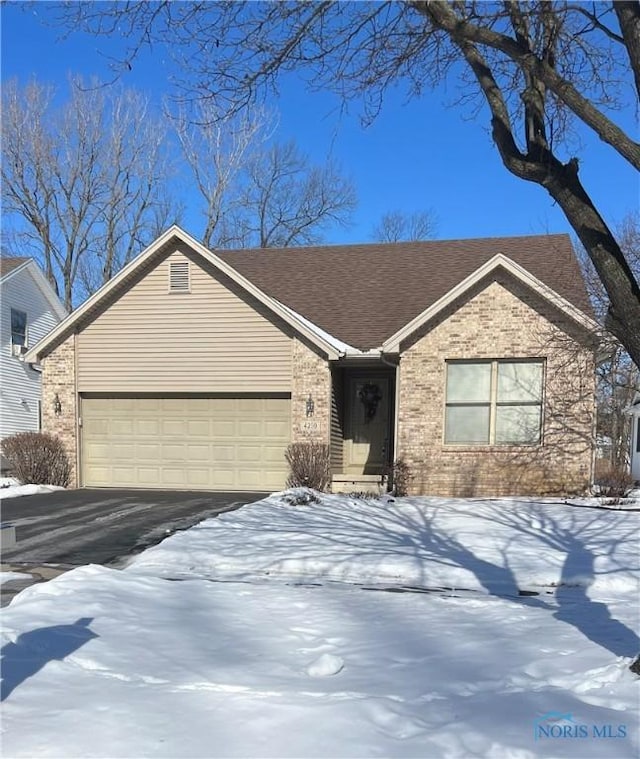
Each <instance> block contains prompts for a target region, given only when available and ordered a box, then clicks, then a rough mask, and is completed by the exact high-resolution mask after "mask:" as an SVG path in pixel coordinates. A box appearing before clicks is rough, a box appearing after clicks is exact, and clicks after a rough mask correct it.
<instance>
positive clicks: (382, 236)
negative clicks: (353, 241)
mask: <svg viewBox="0 0 640 759" xmlns="http://www.w3.org/2000/svg"><path fill="white" fill-rule="evenodd" d="M437 227H438V222H437V219H436V217H435V215H434V213H433V211H416V212H415V213H411V214H407V213H404V212H403V211H388V212H387V213H385V214H383V215H382V217H381V218H380V221H379V222H378V223H377V224H376V225H375V226H374V228H373V233H372V237H373V239H374V240H379V241H380V242H401V241H403V240H405V241H414V240H432V239H433V238H434V237H435V236H436V230H437Z"/></svg>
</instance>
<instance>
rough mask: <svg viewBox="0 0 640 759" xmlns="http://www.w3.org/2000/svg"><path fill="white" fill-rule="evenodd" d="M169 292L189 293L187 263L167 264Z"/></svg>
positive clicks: (173, 262)
mask: <svg viewBox="0 0 640 759" xmlns="http://www.w3.org/2000/svg"><path fill="white" fill-rule="evenodd" d="M169 292H172V293H188V292H189V262H188V261H171V262H170V264H169Z"/></svg>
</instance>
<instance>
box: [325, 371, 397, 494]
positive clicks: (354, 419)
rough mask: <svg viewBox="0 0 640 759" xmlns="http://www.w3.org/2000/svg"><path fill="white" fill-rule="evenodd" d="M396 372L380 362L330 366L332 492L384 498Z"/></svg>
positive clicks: (390, 449) (389, 463)
mask: <svg viewBox="0 0 640 759" xmlns="http://www.w3.org/2000/svg"><path fill="white" fill-rule="evenodd" d="M395 395H396V369H395V367H394V366H389V365H386V364H382V363H381V362H375V363H373V362H372V363H370V364H369V363H368V364H367V365H362V363H361V362H359V363H358V364H356V365H349V364H340V363H338V364H334V365H333V366H332V367H331V426H330V446H331V474H332V491H333V492H334V493H350V492H358V493H361V492H368V493H383V492H386V490H387V481H388V472H389V467H390V465H391V463H392V461H393V453H394V444H395V441H394V427H395V425H394V419H395Z"/></svg>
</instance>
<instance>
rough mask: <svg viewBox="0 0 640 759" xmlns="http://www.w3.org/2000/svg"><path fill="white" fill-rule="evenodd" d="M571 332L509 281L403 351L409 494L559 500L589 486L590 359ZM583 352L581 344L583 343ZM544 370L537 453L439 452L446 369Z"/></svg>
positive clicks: (403, 441) (477, 296)
mask: <svg viewBox="0 0 640 759" xmlns="http://www.w3.org/2000/svg"><path fill="white" fill-rule="evenodd" d="M579 339H580V338H579V335H578V334H576V328H575V327H573V326H572V325H571V323H570V322H569V321H568V320H566V319H563V317H562V315H561V314H560V313H559V312H557V311H556V310H555V309H552V308H551V307H550V306H547V305H546V304H544V303H541V302H540V298H539V297H537V296H535V294H533V293H531V292H529V291H528V290H525V288H524V287H522V286H519V285H515V284H514V283H512V282H510V281H508V280H507V279H502V280H501V281H500V280H498V281H496V282H493V283H491V284H489V285H488V286H486V288H485V289H482V288H481V287H480V286H479V287H477V288H476V289H475V291H474V292H473V293H471V294H470V296H468V297H467V298H466V299H465V301H464V302H463V303H462V304H460V303H457V304H454V306H452V307H450V308H449V309H448V311H447V312H446V313H445V314H441V315H440V317H439V318H438V319H437V322H436V323H431V324H429V325H425V327H424V328H423V329H422V330H421V333H420V334H418V335H417V336H413V337H412V341H411V343H410V344H407V345H406V346H403V349H404V350H403V353H402V358H401V362H400V378H399V383H400V384H399V409H398V413H399V440H398V445H397V451H396V457H397V458H402V459H404V461H406V463H407V464H408V465H409V467H410V470H411V473H412V475H413V480H412V483H411V488H410V489H411V493H412V494H422V493H427V494H434V495H445V496H472V495H511V494H545V493H548V494H552V493H553V494H558V493H575V492H580V491H584V490H585V489H586V488H587V487H588V486H589V483H590V481H591V468H592V458H593V448H592V445H593V425H594V389H595V376H594V356H593V350H592V349H591V348H589V347H585V346H584V344H583V345H581V344H580V342H579V341H578V340H579ZM582 342H583V343H584V339H583V338H582ZM512 358H518V359H526V358H543V359H545V362H546V383H545V384H546V387H545V395H544V403H543V444H542V445H539V446H520V447H515V446H460V445H455V446H454V445H445V444H444V442H443V441H444V409H445V376H446V375H445V367H446V362H447V360H451V359H467V360H473V359H512Z"/></svg>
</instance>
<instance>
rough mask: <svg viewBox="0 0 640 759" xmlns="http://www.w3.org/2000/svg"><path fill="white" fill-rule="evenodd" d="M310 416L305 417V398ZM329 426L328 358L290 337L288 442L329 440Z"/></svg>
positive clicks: (329, 388) (329, 376)
mask: <svg viewBox="0 0 640 759" xmlns="http://www.w3.org/2000/svg"><path fill="white" fill-rule="evenodd" d="M309 397H311V399H312V400H313V406H314V409H313V415H311V416H307V400H308V399H309ZM330 426H331V371H330V368H329V363H328V361H327V360H326V359H325V358H323V357H322V356H321V355H319V354H318V353H316V351H314V350H313V349H312V348H311V347H309V346H308V345H307V344H306V343H304V342H302V341H301V340H298V339H297V338H294V339H293V377H292V383H291V442H293V443H326V444H328V443H329V440H330V434H331V433H330Z"/></svg>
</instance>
